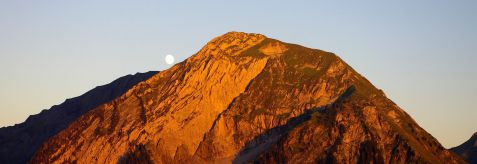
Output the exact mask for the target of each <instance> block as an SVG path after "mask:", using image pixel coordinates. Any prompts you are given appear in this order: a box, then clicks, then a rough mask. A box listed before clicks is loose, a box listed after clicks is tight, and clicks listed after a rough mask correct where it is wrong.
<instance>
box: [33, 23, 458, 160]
mask: <svg viewBox="0 0 477 164" xmlns="http://www.w3.org/2000/svg"><path fill="white" fill-rule="evenodd" d="M31 162H32V163H63V162H66V163H70V162H78V163H118V162H119V163H139V162H140V163H231V162H235V163H248V162H258V163H276V162H279V163H282V162H284V163H312V162H336V163H356V162H366V163H369V162H374V163H383V162H384V163H390V162H391V163H393V162H396V163H408V162H418V163H420V162H423V163H435V162H446V163H460V162H463V161H462V159H460V158H459V157H457V156H455V155H453V154H452V153H450V152H449V151H447V150H446V149H444V148H443V147H442V146H441V145H440V144H439V143H438V142H437V141H436V140H435V139H434V138H433V137H432V136H431V135H429V134H428V133H427V132H426V131H424V130H423V129H422V128H420V127H419V126H418V125H417V124H416V123H415V121H414V120H412V118H410V117H409V115H407V114H406V113H405V112H404V111H403V110H402V109H400V108H399V107H398V106H397V105H395V104H394V103H393V102H392V101H390V100H389V99H387V98H386V97H385V95H384V94H383V93H382V92H381V91H380V90H378V89H376V88H375V87H374V86H373V85H372V84H371V83H370V82H368V81H367V80H366V79H365V78H364V77H362V76H361V75H359V74H358V73H357V72H355V71H354V70H353V69H352V68H351V67H349V66H348V65H347V64H346V63H345V62H344V61H342V60H341V59H340V58H339V57H337V56H336V55H334V54H332V53H329V52H325V51H321V50H316V49H310V48H306V47H302V46H299V45H294V44H288V43H284V42H281V41H278V40H274V39H270V38H267V37H265V36H263V35H260V34H247V33H240V32H230V33H227V34H225V35H222V36H220V37H217V38H215V39H213V40H212V41H210V42H209V43H207V44H206V45H205V46H204V48H202V49H201V50H200V51H199V52H198V53H197V54H195V55H193V56H192V57H190V58H189V59H187V60H185V61H184V62H181V63H178V64H176V65H175V66H173V67H172V68H170V69H168V70H165V71H162V72H160V73H157V74H156V75H154V76H152V77H151V78H149V79H148V80H146V81H143V82H141V83H139V84H137V85H136V86H134V87H133V88H131V89H130V90H129V91H127V92H126V93H125V94H123V95H122V96H120V97H118V98H116V99H114V100H113V101H110V102H108V103H105V104H102V105H100V106H98V107H97V108H95V109H93V110H91V111H89V112H88V113H86V114H84V115H82V116H81V117H80V118H78V119H77V120H76V121H74V122H73V123H72V124H70V125H69V126H68V128H66V129H64V130H63V131H61V132H59V133H58V134H56V135H55V136H54V137H52V138H50V139H49V140H48V141H47V142H45V143H44V144H43V146H42V147H41V148H40V150H38V151H37V152H36V154H35V155H34V156H33V158H32V159H31Z"/></svg>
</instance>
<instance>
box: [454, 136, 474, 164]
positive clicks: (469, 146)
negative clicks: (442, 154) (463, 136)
mask: <svg viewBox="0 0 477 164" xmlns="http://www.w3.org/2000/svg"><path fill="white" fill-rule="evenodd" d="M450 150H451V151H453V152H454V153H456V154H458V155H460V156H461V157H462V158H464V159H465V160H466V161H467V162H469V163H471V164H476V163H477V133H474V135H472V137H470V139H469V140H467V141H466V142H464V143H462V144H461V145H459V146H457V147H454V148H452V149H450Z"/></svg>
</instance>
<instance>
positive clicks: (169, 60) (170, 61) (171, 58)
mask: <svg viewBox="0 0 477 164" xmlns="http://www.w3.org/2000/svg"><path fill="white" fill-rule="evenodd" d="M164 60H166V63H167V64H169V65H171V64H174V56H172V55H171V54H168V55H166V58H165V59H164Z"/></svg>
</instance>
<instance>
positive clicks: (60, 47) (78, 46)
mask: <svg viewBox="0 0 477 164" xmlns="http://www.w3.org/2000/svg"><path fill="white" fill-rule="evenodd" d="M475 8H477V1H470V0H469V1H465V0H462V1H435V0H432V1H431V0H423V1H411V0H404V1H397V2H389V1H387V2H383V1H377V0H376V1H359V2H349V3H338V2H329V3H324V2H319V1H311V0H310V1H288V2H279V3H278V2H276V3H273V2H272V1H251V0H244V1H239V2H224V1H209V0H205V1H188V2H184V1H180V2H179V1H174V2H172V1H171V2H165V1H149V0H144V1H142V0H141V1H122V0H120V1H117V0H115V1H111V0H107V1H93V0H82V1H63V0H51V1H36V0H24V1H16V0H4V1H0V74H1V76H0V90H1V92H0V127H3V126H10V125H13V124H15V123H20V122H23V121H24V120H25V119H26V118H27V117H28V115H32V114H37V113H39V112H40V111H41V110H43V109H47V108H50V107H51V106H52V105H56V104H60V103H62V102H63V101H64V100H65V99H67V98H72V97H76V96H79V95H81V94H82V93H85V92H86V91H88V90H90V89H92V88H94V87H95V86H98V85H104V84H107V83H109V82H111V81H113V80H114V79H116V78H119V77H120V76H124V75H127V74H134V73H136V72H145V71H149V70H164V69H167V68H168V67H169V65H167V64H166V63H165V61H164V57H165V55H167V54H173V55H175V57H176V62H177V61H178V62H180V61H182V60H184V59H186V58H187V57H189V56H191V55H192V54H194V53H195V52H197V51H198V50H199V49H200V48H201V47H202V46H203V45H204V44H205V43H206V42H207V41H209V40H211V39H212V38H214V37H216V36H219V35H221V34H224V33H226V32H228V31H243V32H252V33H261V34H264V35H266V36H268V37H271V38H275V39H278V40H282V41H284V42H290V43H296V44H300V45H303V46H306V47H311V48H317V49H322V50H325V51H330V52H334V53H336V54H337V55H338V56H340V57H341V58H343V59H344V60H345V61H346V62H347V63H348V64H349V65H351V66H352V67H353V68H354V69H356V70H357V71H358V72H359V73H361V74H362V75H363V76H365V77H366V78H368V79H369V80H370V81H371V82H372V83H373V84H374V85H375V86H376V87H378V88H380V89H383V90H384V92H385V93H386V95H387V96H388V97H389V98H390V99H392V100H393V101H394V102H396V103H397V104H398V105H399V106H400V107H402V108H403V109H404V110H405V111H406V112H407V113H409V114H410V115H411V116H412V117H413V118H414V119H415V120H416V121H417V122H418V124H419V125H420V126H421V127H423V128H424V129H425V130H426V131H428V132H429V133H430V134H432V135H433V136H434V137H436V138H437V139H438V140H439V141H440V142H441V143H442V144H443V145H444V146H445V147H453V146H456V145H458V144H460V143H462V142H464V141H465V140H467V139H468V138H469V137H470V136H471V135H472V134H473V133H474V132H477V104H476V103H474V102H475V101H476V100H477V10H476V9H475Z"/></svg>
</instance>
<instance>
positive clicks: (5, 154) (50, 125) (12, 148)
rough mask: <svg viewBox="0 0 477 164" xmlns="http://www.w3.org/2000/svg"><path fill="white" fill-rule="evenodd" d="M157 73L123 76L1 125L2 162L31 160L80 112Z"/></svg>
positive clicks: (0, 158)
mask: <svg viewBox="0 0 477 164" xmlns="http://www.w3.org/2000/svg"><path fill="white" fill-rule="evenodd" d="M156 73H157V72H153V71H151V72H147V73H138V74H135V75H128V76H124V77H121V78H119V79H117V80H115V81H113V82H111V83H110V84H108V85H104V86H99V87H96V88H95V89H93V90H91V91H89V92H87V93H85V94H83V95H81V96H79V97H76V98H72V99H68V100H66V101H65V102H64V103H62V104H60V105H55V106H53V107H51V108H50V109H49V110H43V111H42V112H41V113H39V114H37V115H33V116H30V117H29V118H28V119H27V120H26V121H25V122H23V123H21V124H17V125H15V126H10V127H3V128H0V163H12V164H15V163H27V162H28V160H30V158H31V157H32V156H33V154H34V153H35V152H36V150H37V149H38V148H40V146H41V145H42V144H43V142H45V141H46V140H47V139H48V138H49V137H51V136H53V135H55V134H57V133H58V132H59V131H61V130H63V129H65V128H66V127H67V126H68V125H69V124H70V123H71V122H73V121H75V120H76V119H77V118H78V117H79V116H81V115H83V114H85V113H87V112H88V111H89V110H91V109H93V108H95V107H97V106H99V105H101V104H104V103H107V102H109V101H111V100H113V99H115V98H117V97H118V96H120V95H122V94H124V93H125V92H126V91H128V90H129V89H130V88H131V87H133V86H135V85H136V84H137V83H139V82H141V81H144V80H146V79H148V78H150V77H151V76H153V75H155V74H156Z"/></svg>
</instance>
